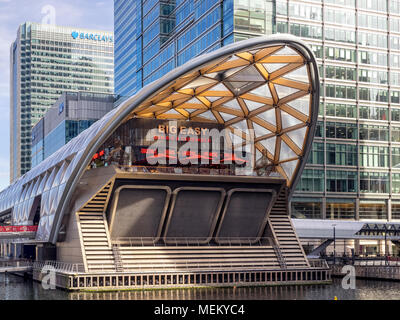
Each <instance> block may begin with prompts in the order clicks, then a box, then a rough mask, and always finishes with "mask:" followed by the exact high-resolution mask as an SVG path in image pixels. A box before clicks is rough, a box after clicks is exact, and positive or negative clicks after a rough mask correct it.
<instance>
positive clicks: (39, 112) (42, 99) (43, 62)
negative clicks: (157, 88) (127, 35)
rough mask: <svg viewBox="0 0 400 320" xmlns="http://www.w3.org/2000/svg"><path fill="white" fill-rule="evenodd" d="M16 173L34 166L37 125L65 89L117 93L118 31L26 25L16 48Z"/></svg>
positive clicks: (12, 110)
mask: <svg viewBox="0 0 400 320" xmlns="http://www.w3.org/2000/svg"><path fill="white" fill-rule="evenodd" d="M10 62H11V63H10V65H11V72H10V73H11V86H10V87H11V103H10V122H11V123H10V137H11V147H10V149H11V150H10V152H11V153H10V154H11V156H10V177H11V181H14V180H15V179H16V178H17V177H19V176H20V175H23V174H24V173H26V172H27V171H29V170H30V169H31V129H32V126H34V125H35V124H36V123H37V122H38V121H39V120H40V118H41V117H42V116H43V115H44V114H45V112H46V111H47V110H48V109H49V108H50V107H51V106H52V105H53V103H55V102H56V101H57V99H58V98H59V97H60V95H61V94H62V93H63V92H64V91H84V92H92V93H108V94H112V93H114V36H113V33H111V32H107V31H100V30H87V29H82V28H70V27H59V26H53V25H45V24H38V23H30V22H27V23H24V24H22V25H21V26H20V27H19V28H18V33H17V39H16V40H15V42H14V43H13V44H12V46H11V61H10Z"/></svg>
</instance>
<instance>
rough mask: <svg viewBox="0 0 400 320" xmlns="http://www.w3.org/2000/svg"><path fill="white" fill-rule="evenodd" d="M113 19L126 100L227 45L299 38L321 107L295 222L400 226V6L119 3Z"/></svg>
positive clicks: (367, 245)
mask: <svg viewBox="0 0 400 320" xmlns="http://www.w3.org/2000/svg"><path fill="white" fill-rule="evenodd" d="M133 3H134V5H135V7H134V6H133ZM128 8H129V9H128ZM126 10H132V12H134V15H135V17H134V18H132V17H130V16H129V15H128V14H125V13H124V12H127V11H126ZM115 17H116V20H115V23H116V25H115V30H116V51H115V52H116V93H121V94H123V95H130V94H132V93H134V92H136V91H137V90H138V89H140V88H141V87H142V86H144V85H146V84H148V83H149V82H151V81H154V80H156V79H157V78H159V77H160V76H161V75H163V74H165V73H166V72H168V71H170V70H172V69H173V68H174V67H176V66H179V65H181V64H182V63H184V62H186V61H188V60H189V59H191V58H193V57H194V56H196V55H198V54H200V53H202V52H206V51H209V50H213V49H214V48H218V47H220V46H223V45H226V44H228V43H232V42H235V41H240V40H241V39H244V38H248V37H252V36H257V35H260V34H270V33H290V34H293V35H296V36H298V37H300V38H302V39H303V40H304V41H306V42H307V43H308V44H309V46H310V47H311V48H312V50H313V52H314V54H315V56H316V58H317V60H318V63H319V66H320V76H321V104H320V110H319V123H318V130H317V137H316V138H315V141H314V143H313V150H312V153H311V155H310V158H309V160H308V165H307V167H306V170H305V171H304V173H303V175H302V178H301V180H300V182H299V184H298V186H297V192H296V193H295V194H294V197H293V199H292V205H291V212H292V216H294V217H299V218H313V219H345V220H367V221H368V220H369V221H371V220H378V221H379V220H381V221H386V220H394V221H396V220H400V1H399V0H389V1H371V0H276V1H266V0H259V1H257V0H224V1H218V0H196V1H188V0H186V1H185V0H177V1H156V0H147V1H126V0H125V1H124V0H115ZM126 39H132V41H133V39H134V41H135V44H134V48H135V49H134V50H131V51H130V50H129V46H128V45H126V43H127V42H126ZM122 56H123V57H124V59H125V60H123V59H122ZM133 61H134V63H135V64H134V68H135V69H134V72H133V71H132V70H133V69H132V68H130V67H128V66H129V64H130V63H133ZM128 69H129V70H131V72H132V73H130V74H128V71H127V70H128ZM133 83H135V85H133ZM361 245H363V248H362V250H364V252H368V253H370V254H373V253H376V252H378V251H379V250H381V251H382V246H379V245H377V243H376V242H373V243H372V242H362V243H361ZM390 249H391V248H390Z"/></svg>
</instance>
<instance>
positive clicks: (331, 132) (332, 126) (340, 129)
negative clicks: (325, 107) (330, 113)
mask: <svg viewBox="0 0 400 320" xmlns="http://www.w3.org/2000/svg"><path fill="white" fill-rule="evenodd" d="M325 131H326V137H327V138H333V139H357V125H356V124H355V123H340V122H327V123H326V130H325Z"/></svg>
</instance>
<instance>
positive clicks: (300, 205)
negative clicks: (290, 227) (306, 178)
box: [291, 199, 322, 219]
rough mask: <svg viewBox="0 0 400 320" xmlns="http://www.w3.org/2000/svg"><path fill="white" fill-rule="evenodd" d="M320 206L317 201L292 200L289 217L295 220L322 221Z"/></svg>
mask: <svg viewBox="0 0 400 320" xmlns="http://www.w3.org/2000/svg"><path fill="white" fill-rule="evenodd" d="M321 204H322V203H321V202H318V199H315V200H314V199H293V200H292V202H291V216H292V217H293V218H296V219H322V210H321Z"/></svg>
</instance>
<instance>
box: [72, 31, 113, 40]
mask: <svg viewBox="0 0 400 320" xmlns="http://www.w3.org/2000/svg"><path fill="white" fill-rule="evenodd" d="M71 36H72V38H74V39H75V40H76V39H81V40H93V41H102V42H113V41H114V38H113V37H112V36H106V35H100V34H94V33H84V32H82V33H79V32H77V31H74V32H72V33H71Z"/></svg>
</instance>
